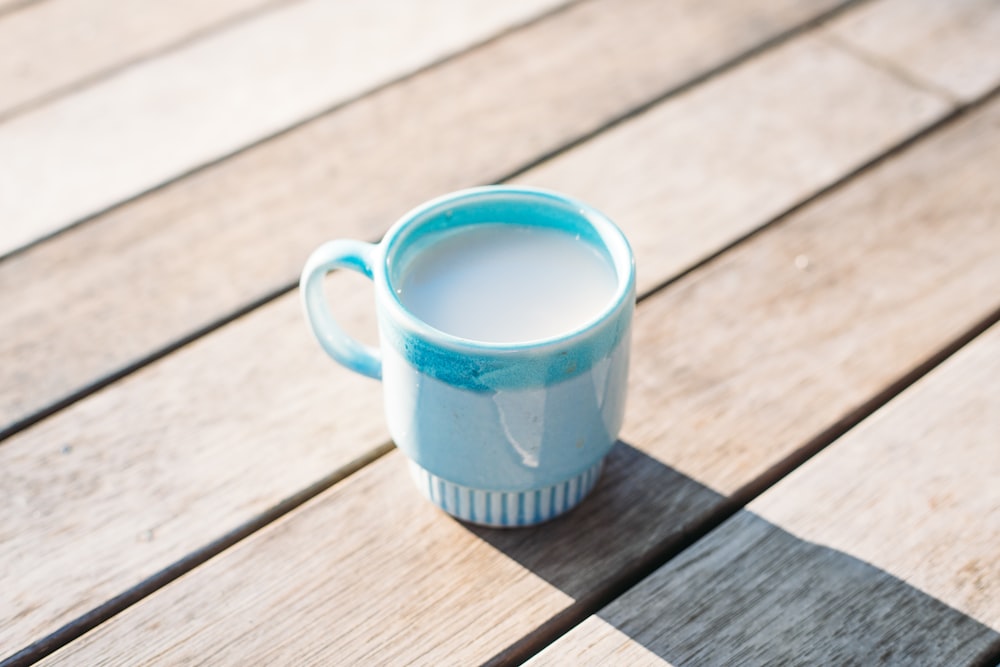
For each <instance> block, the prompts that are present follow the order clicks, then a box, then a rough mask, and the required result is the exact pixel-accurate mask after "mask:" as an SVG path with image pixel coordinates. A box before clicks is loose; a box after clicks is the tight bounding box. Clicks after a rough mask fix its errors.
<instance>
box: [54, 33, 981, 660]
mask: <svg viewBox="0 0 1000 667" xmlns="http://www.w3.org/2000/svg"><path fill="white" fill-rule="evenodd" d="M798 48H799V47H798V45H794V46H790V47H788V49H787V50H786V51H785V54H786V56H788V59H789V61H790V62H799V61H800V59H798V58H794V57H792V56H794V55H798V54H799V53H800V51H798ZM748 67H752V64H751V65H748ZM811 80H813V81H825V80H827V77H824V76H821V75H820V74H819V73H818V72H815V73H814V76H813V77H812V78H811ZM859 96H860V93H859V94H856V95H852V96H848V97H845V100H846V99H856V98H857V97H859ZM807 97H808V96H800V95H796V96H795V99H797V100H802V99H804V98H807ZM744 106H746V105H744ZM739 109H740V110H742V107H739ZM998 119H1000V103H994V104H992V105H991V106H990V107H989V108H988V109H986V110H983V111H981V112H980V113H977V114H975V115H974V116H972V117H970V118H968V119H966V120H963V121H962V122H961V123H957V124H956V125H955V126H953V127H951V128H949V129H948V131H946V132H942V133H940V134H939V135H936V136H934V137H932V138H930V139H928V140H926V141H925V142H923V143H921V144H918V145H917V146H916V147H915V148H913V149H911V150H909V151H907V152H906V153H904V154H902V155H901V156H900V157H898V158H897V159H894V160H891V161H888V162H886V163H884V164H883V165H881V166H880V167H879V168H877V169H874V170H872V171H871V172H869V173H868V174H866V176H865V177H864V178H863V179H861V180H859V181H856V182H854V183H853V184H851V185H850V186H848V187H845V188H843V189H841V190H839V191H838V192H837V193H835V194H834V195H831V196H829V197H824V198H823V199H821V200H818V201H817V202H816V203H815V204H814V205H811V206H809V207H808V208H806V209H803V210H801V211H800V212H798V213H797V214H795V215H794V216H791V217H789V218H787V219H786V220H784V221H783V222H782V223H781V224H779V225H777V226H774V227H772V228H770V229H768V230H766V231H764V232H762V233H760V234H758V235H756V236H754V237H753V238H752V239H751V240H749V241H747V242H746V243H744V244H741V245H740V246H739V247H737V248H735V249H734V250H732V251H731V252H728V253H726V254H725V255H723V256H721V257H719V258H717V259H716V260H714V261H713V262H711V263H710V264H708V265H706V266H705V267H703V268H702V269H699V270H697V271H695V272H692V273H691V274H689V275H688V276H686V277H685V278H684V279H683V280H681V281H679V282H677V283H675V284H674V285H672V286H671V287H670V288H668V289H666V290H663V291H661V292H659V293H657V294H656V295H654V296H652V297H650V298H649V299H647V300H645V301H644V302H643V303H642V304H641V305H640V308H639V311H638V313H637V320H636V327H635V346H634V358H635V360H636V362H635V365H634V367H633V368H634V370H633V373H632V376H631V381H630V392H631V394H630V399H629V408H628V416H627V423H626V427H625V431H624V436H623V437H624V440H625V442H626V443H628V444H626V445H622V446H621V447H619V448H617V449H616V450H615V453H614V454H613V456H612V457H611V462H610V465H609V470H608V473H607V476H606V478H605V479H604V481H603V482H602V483H601V484H600V485H599V487H598V489H597V490H596V491H595V495H594V496H593V498H591V499H590V500H589V501H588V502H587V503H585V504H584V505H582V506H581V508H580V510H579V511H577V512H574V513H573V514H571V515H570V516H568V517H566V518H565V519H564V520H560V521H556V522H554V523H552V524H550V525H547V526H543V527H540V528H537V529H533V530H524V531H490V530H480V529H468V528H466V527H463V526H462V525H460V524H458V523H456V522H454V521H452V520H449V519H448V518H446V517H445V516H443V515H441V514H440V513H438V512H436V511H435V510H433V509H432V508H431V507H429V506H428V504H427V503H422V502H417V501H416V498H417V496H416V492H415V490H413V489H412V488H410V486H409V483H408V481H407V474H406V470H405V465H404V461H403V460H402V457H401V456H400V455H398V453H392V454H389V455H387V456H386V457H384V458H383V459H381V460H379V461H377V462H376V463H374V464H372V465H370V466H367V467H366V468H365V469H363V470H361V471H360V472H358V473H357V474H356V475H353V476H352V477H350V478H348V479H347V480H345V481H344V482H343V483H341V484H338V485H336V486H335V487H334V488H333V489H331V490H330V491H329V492H327V493H325V494H323V495H321V496H319V497H317V498H316V499H315V500H314V501H312V502H311V503H309V504H308V505H306V506H303V507H302V508H300V511H296V512H294V513H292V514H289V515H287V516H286V517H285V518H284V519H282V520H280V521H278V522H276V523H274V524H273V525H271V526H269V527H267V528H266V529H264V530H262V531H260V532H258V533H256V534H255V535H253V536H251V537H250V538H248V539H247V540H246V541H245V542H243V543H241V544H239V545H236V546H235V547H234V548H232V549H230V550H228V551H227V552H226V553H224V554H221V555H220V556H219V557H218V558H216V559H213V560H212V561H210V562H208V563H206V564H205V565H204V566H203V567H201V568H198V569H197V570H195V571H193V572H190V573H189V574H188V575H187V576H185V577H184V578H183V579H180V580H178V581H176V582H174V583H173V584H171V585H169V586H167V587H165V588H163V589H161V590H160V591H158V592H157V593H156V595H154V596H151V597H150V598H148V599H146V600H145V601H143V602H142V603H139V604H137V605H135V606H133V607H131V608H130V609H128V610H126V611H124V612H123V613H122V614H119V615H118V616H116V617H115V618H113V619H111V620H109V621H108V622H107V623H104V624H103V625H101V626H100V627H99V628H97V629H96V630H94V631H93V632H91V633H89V634H88V635H87V636H85V637H83V638H82V639H81V640H80V641H79V642H75V643H74V644H72V645H70V646H68V647H67V648H66V649H65V650H64V651H60V653H58V654H56V656H54V658H53V661H54V662H58V661H66V662H70V663H72V662H74V661H75V662H94V661H97V660H98V659H117V660H124V661H127V662H136V661H142V660H143V657H144V656H146V655H148V656H152V655H156V656H158V658H159V659H164V658H166V659H167V660H173V661H182V660H183V659H184V658H186V657H193V656H201V657H202V658H204V656H205V655H209V656H211V655H214V652H215V651H225V652H226V656H227V658H229V659H232V660H237V661H238V660H240V659H241V658H244V657H249V656H254V657H255V659H258V660H265V661H266V660H267V658H268V657H273V656H277V655H292V656H308V657H309V659H311V660H314V661H318V662H324V661H327V662H328V661H330V660H332V659H337V660H339V661H343V662H347V663H352V662H370V661H372V660H373V659H375V658H376V657H377V659H378V660H380V661H385V662H393V661H398V660H400V659H401V656H403V655H407V654H408V659H410V660H414V659H415V660H419V661H426V662H428V663H433V662H435V661H449V662H455V663H458V664H469V663H475V662H479V661H481V660H483V659H487V658H489V657H490V656H491V655H493V654H495V653H496V652H498V651H501V650H503V649H504V648H505V647H507V646H508V645H509V644H511V643H512V642H515V641H517V640H518V639H519V638H521V637H522V636H523V635H524V634H525V633H526V632H528V631H530V630H532V629H533V628H535V627H537V626H538V625H539V624H540V623H543V622H546V621H548V620H549V619H550V618H552V616H553V615H554V614H556V613H561V612H563V611H564V610H566V609H567V608H569V607H571V605H572V604H574V601H582V602H584V603H585V602H586V601H588V600H591V599H593V598H594V596H595V595H599V594H600V593H601V592H602V591H604V590H606V587H607V586H614V585H615V584H614V580H615V578H616V577H619V576H623V575H628V573H629V572H631V571H633V569H634V568H637V567H641V566H642V564H643V563H644V562H645V559H647V558H650V557H651V555H655V554H657V553H660V552H662V550H663V549H666V548H670V547H671V546H672V545H674V546H675V545H677V544H678V543H679V542H680V541H682V540H683V539H684V536H685V535H686V534H687V531H689V530H692V529H696V528H697V526H698V524H699V522H702V521H704V520H705V518H706V517H707V516H710V515H711V514H712V512H715V511H718V510H719V508H720V507H721V506H722V504H723V503H724V502H725V499H724V498H722V497H721V496H720V493H722V494H729V493H731V492H732V491H733V490H734V489H739V488H740V487H742V486H744V485H746V484H748V483H751V482H753V481H754V480H755V479H756V478H758V477H759V476H760V475H762V474H764V473H766V472H767V471H768V470H770V469H771V468H772V467H773V466H775V465H776V464H779V463H780V462H781V461H782V460H783V459H785V458H786V457H788V456H790V455H794V454H795V453H796V452H797V451H798V450H799V448H800V447H802V446H803V445H805V444H806V443H808V442H809V441H810V440H811V439H812V438H814V437H816V435H817V434H819V433H822V432H823V431H824V429H826V428H828V427H829V426H830V425H831V424H835V423H837V422H838V421H839V420H841V419H842V418H844V416H845V415H848V414H851V412H852V411H854V410H856V409H857V408H858V406H860V405H863V404H864V403H865V402H867V401H869V400H870V398H871V397H872V396H873V395H875V394H877V393H878V392H880V391H882V390H883V389H884V388H885V387H886V386H888V385H890V384H891V383H893V382H895V381H896V380H897V379H898V378H899V377H901V376H902V375H904V374H906V373H908V372H910V370H911V369H912V368H914V367H915V366H916V365H917V364H919V363H921V362H922V361H923V360H924V359H925V358H926V357H927V356H928V355H930V354H933V353H934V352H935V351H936V350H938V349H940V348H941V347H942V346H944V345H945V344H947V343H948V342H949V341H951V340H952V339H954V338H955V337H956V336H958V335H961V334H962V333H963V332H965V331H966V330H967V329H968V328H969V327H970V326H972V324H973V323H976V322H978V321H980V320H981V319H982V318H983V317H984V316H986V314H987V313H991V312H992V311H993V310H994V309H995V308H997V306H998V303H997V294H996V290H995V286H996V284H997V279H998V277H1000V276H998V275H997V272H998V267H997V265H996V262H995V257H996V254H997V252H998V250H1000V229H998V228H997V227H996V226H995V225H993V224H992V220H991V217H990V215H989V214H988V212H989V211H993V210H996V207H997V206H998V205H1000V192H996V191H995V190H996V189H995V188H994V187H993V185H992V177H991V174H992V172H993V169H994V168H995V167H996V165H997V164H1000V147H998V146H997V145H996V144H995V142H987V141H984V137H989V136H992V132H993V127H995V124H996V122H997V121H998ZM705 136H711V135H710V133H705ZM942 165H946V168H943V167H942ZM650 178H651V179H657V178H659V174H650ZM658 219H659V218H658V217H657V218H654V219H653V224H655V221H656V220H658ZM693 224H696V221H695V222H694V223H693ZM692 236H693V235H692ZM804 256H808V257H809V258H810V259H809V262H808V265H807V266H805V263H804V262H801V261H799V262H796V258H798V257H804ZM647 270H655V268H654V267H648V268H647ZM872 285H877V286H878V288H877V290H872V289H871V286H872ZM945 313H946V314H947V316H944V315H943V314H945ZM289 559H291V560H289ZM265 572H266V576H265V575H264V574H263V573H265ZM248 582H255V583H254V585H248ZM220 600H226V604H225V605H221V604H219V601H220ZM308 619H322V620H321V621H317V622H310V621H309V620H308ZM442 620H445V622H442ZM331 627H335V628H337V632H330V631H329V628H331ZM167 628H169V630H166V629H167ZM132 636H143V637H146V638H148V641H144V642H143V645H142V646H134V642H133V643H131V644H133V645H130V642H128V641H126V638H127V637H132ZM414 647H417V648H414ZM147 651H148V654H147V653H146V652H147ZM413 651H419V655H418V656H414V655H413V653H412V652H413ZM376 653H377V656H376V655H375V654H376ZM262 656H263V657H262Z"/></svg>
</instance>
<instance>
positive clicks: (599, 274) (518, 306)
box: [396, 223, 617, 343]
mask: <svg viewBox="0 0 1000 667" xmlns="http://www.w3.org/2000/svg"><path fill="white" fill-rule="evenodd" d="M397 282H398V285H397V286H396V291H397V293H398V294H399V297H400V300H401V301H402V303H403V305H404V306H405V307H406V309H407V310H409V311H410V312H411V313H413V314H414V315H416V316H417V317H418V318H420V319H421V320H423V321H424V322H426V323H427V324H429V325H431V326H432V327H434V328H435V329H438V330H440V331H444V332H446V333H449V334H452V335H454V336H459V337H461V338H467V339H470V340H475V341H479V342H486V343H516V342H528V341H535V340H540V339H545V338H552V337H555V336H559V335H562V334H565V333H567V332H569V331H572V330H574V329H577V328H579V327H580V326H582V325H584V324H586V323H588V322H590V321H591V320H593V319H594V318H596V317H597V316H598V315H599V314H600V312H601V311H602V310H604V308H606V307H607V306H608V304H609V303H610V302H611V299H612V297H613V296H614V292H615V288H616V287H617V278H616V276H615V272H614V268H613V266H612V265H611V262H610V260H609V259H608V258H607V257H606V256H605V255H604V254H603V253H602V252H601V251H600V250H598V249H597V248H596V247H594V246H593V245H591V244H590V243H587V242H586V241H583V240H580V239H579V238H577V237H576V236H573V235H572V234H569V233H566V232H562V231H558V230H554V229H547V228H539V227H529V226H522V225H511V224H500V223H485V224H478V225H472V226H468V227H462V228H459V229H457V230H449V231H446V232H441V233H440V235H439V237H438V238H433V239H431V240H430V241H429V242H428V243H427V245H426V246H425V247H423V248H421V249H420V250H419V251H417V252H416V254H415V256H414V257H412V258H411V259H410V260H409V261H408V262H407V264H406V265H405V266H403V267H402V273H401V275H400V276H399V279H398V281H397Z"/></svg>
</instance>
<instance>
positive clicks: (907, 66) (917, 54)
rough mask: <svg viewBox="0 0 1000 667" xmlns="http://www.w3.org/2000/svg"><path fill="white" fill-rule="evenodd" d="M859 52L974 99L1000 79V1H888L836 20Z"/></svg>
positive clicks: (840, 33) (834, 26)
mask: <svg viewBox="0 0 1000 667" xmlns="http://www.w3.org/2000/svg"><path fill="white" fill-rule="evenodd" d="M830 32H831V34H832V35H834V36H836V37H837V38H839V39H840V40H843V41H844V42H845V43H846V44H849V45H851V46H852V47H853V48H854V49H856V50H857V51H858V52H859V53H864V54H869V55H870V56H874V57H875V58H876V59H879V60H881V61H883V62H885V63H886V64H888V65H890V66H892V67H894V68H896V69H898V70H899V71H902V72H905V73H907V74H908V75H909V76H910V77H911V78H913V79H915V80H919V81H922V82H926V83H928V84H930V85H931V86H934V87H937V88H938V89H940V90H945V91H949V92H950V93H951V94H952V95H953V96H954V97H955V98H956V99H959V100H970V99H974V98H976V97H978V96H980V95H983V94H985V93H986V92H988V91H990V90H992V89H993V88H995V87H996V86H997V85H998V84H1000V48H998V47H997V45H998V44H1000V4H997V3H996V2H995V0H949V1H948V2H936V1H935V0H886V1H883V2H873V3H869V4H867V5H866V6H864V7H859V8H858V11H856V12H851V14H850V15H846V16H844V17H843V18H841V19H838V20H835V21H833V22H831V25H830Z"/></svg>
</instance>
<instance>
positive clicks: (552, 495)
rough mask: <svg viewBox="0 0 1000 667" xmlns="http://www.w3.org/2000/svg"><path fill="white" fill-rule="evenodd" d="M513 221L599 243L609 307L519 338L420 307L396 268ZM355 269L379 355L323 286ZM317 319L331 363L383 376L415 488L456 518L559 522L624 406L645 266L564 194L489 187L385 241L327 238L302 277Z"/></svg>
mask: <svg viewBox="0 0 1000 667" xmlns="http://www.w3.org/2000/svg"><path fill="white" fill-rule="evenodd" d="M484 223H491V224H496V223H509V224H511V225H521V226H525V225H527V226H537V227H544V228H548V229H553V230H558V231H561V232H566V233H568V234H572V235H573V236H575V237H576V238H578V239H579V240H580V241H581V242H584V243H590V244H592V245H593V246H594V248H596V249H597V250H598V251H599V252H600V253H601V254H602V255H603V256H604V257H605V258H606V259H607V261H608V262H609V264H610V265H611V267H612V269H613V273H614V276H615V281H616V282H615V286H614V294H613V297H612V299H611V300H610V301H609V302H608V303H607V305H606V306H605V307H604V308H603V309H602V310H601V311H600V313H599V315H598V316H596V317H595V318H593V319H591V320H590V321H587V322H583V323H580V325H579V326H577V327H576V328H573V329H571V330H569V331H566V332H564V333H562V334H561V335H558V336H556V337H552V338H547V339H541V340H531V341H523V342H514V343H490V342H482V341H475V340H469V339H465V338H460V337H457V336H454V335H451V334H448V333H446V332H443V331H440V330H438V329H435V328H434V327H432V326H430V325H429V324H427V323H426V322H423V321H422V320H420V319H419V318H418V317H416V316H415V315H414V314H413V313H411V312H410V311H409V310H408V309H407V308H406V307H405V306H404V304H403V302H402V301H401V299H400V297H399V293H398V292H399V287H400V285H401V284H402V276H401V275H400V272H401V270H402V268H403V267H405V266H406V264H407V260H408V259H410V258H412V256H413V253H419V252H421V251H422V249H424V247H425V246H426V245H427V244H429V243H433V240H434V239H435V238H439V237H440V236H441V233H442V232H448V231H450V230H456V229H459V228H461V227H463V226H467V225H478V224H484ZM335 268H349V269H352V270H355V271H359V272H361V273H363V274H364V275H366V276H368V277H369V278H371V279H372V281H373V282H374V291H375V308H376V311H377V315H378V326H379V348H378V349H373V348H370V347H367V346H364V345H362V344H360V343H358V342H357V341H355V340H353V339H351V338H350V337H348V336H347V335H346V334H345V333H344V332H343V331H342V330H340V328H339V327H338V326H337V324H336V321H335V320H334V319H333V316H332V315H331V314H330V311H329V308H328V306H327V304H326V302H325V299H324V295H323V292H322V278H323V276H324V275H325V274H326V273H328V272H329V271H331V270H333V269H335ZM301 287H302V298H303V303H304V306H305V311H306V316H307V320H308V322H309V324H310V326H311V328H312V330H313V333H314V334H315V335H316V337H317V339H318V340H319V342H320V343H321V345H322V346H323V348H324V349H325V350H326V351H327V353H329V354H330V356H332V357H333V358H334V359H335V360H337V361H338V362H340V363H342V364H343V365H345V366H347V367H348V368H350V369H352V370H355V371H357V372H359V373H362V374H364V375H368V376H370V377H373V378H377V379H381V381H382V384H383V396H384V401H385V413H386V420H387V424H388V427H389V432H390V434H391V435H392V438H393V440H394V441H395V442H396V444H397V446H398V447H399V448H400V449H401V450H402V451H403V452H404V453H405V454H406V456H407V458H408V459H409V461H410V464H409V465H410V470H411V473H412V476H413V478H414V481H415V482H416V485H417V488H418V489H419V490H420V491H421V492H422V493H423V495H425V496H426V497H427V498H428V499H430V500H431V501H432V502H433V503H434V504H436V505H438V506H439V507H440V508H442V509H443V510H445V511H446V512H448V513H449V514H452V515H454V516H456V517H458V518H460V519H463V520H465V521H469V522H472V523H479V524H484V525H490V526H505V527H506V526H524V525H532V524H536V523H540V522H543V521H546V520H549V519H551V518H554V517H555V516H558V515H560V514H562V513H564V512H566V511H568V510H569V509H571V508H572V507H574V506H575V505H576V504H578V503H579V502H580V501H581V500H582V499H583V498H584V496H586V495H587V493H588V492H589V491H590V490H591V489H592V488H593V486H594V484H595V483H596V481H597V479H598V476H599V473H600V469H601V465H602V462H603V460H604V458H605V457H606V455H607V454H608V452H609V450H610V449H611V447H612V446H613V444H614V443H615V441H616V440H617V437H618V433H619V430H620V429H621V425H622V419H623V415H624V408H625V395H626V383H627V375H628V365H629V346H630V336H631V322H632V314H633V311H634V308H635V265H634V260H633V257H632V252H631V250H630V248H629V245H628V242H627V240H626V239H625V237H624V235H623V234H622V233H621V231H620V230H619V229H618V228H617V227H616V226H615V225H614V224H613V223H612V222H611V221H610V220H608V219H607V218H606V217H605V216H604V215H602V214H601V213H599V212H598V211H596V210H594V209H592V208H590V207H589V206H587V205H585V204H583V203H581V202H578V201H576V200H574V199H571V198H569V197H566V196H563V195H561V194H557V193H553V192H549V191H545V190H538V189H534V188H525V187H514V186H510V187H508V186H493V187H484V188H473V189H470V190H463V191H460V192H456V193H453V194H450V195H445V196H444V197H440V198H438V199H435V200H433V201H430V202H428V203H426V204H424V205H422V206H419V207H417V208H416V209H414V210H413V211H410V212H409V213H407V214H406V215H404V216H403V217H402V218H401V219H400V220H399V221H398V222H397V223H396V224H395V225H394V226H393V227H392V228H391V229H390V230H389V232H388V233H387V234H386V235H385V237H384V238H383V239H382V241H381V242H380V243H378V244H367V243H362V242H358V241H343V240H342V241H331V242H329V243H327V244H324V245H323V246H320V247H319V248H317V249H316V251H315V252H314V253H313V254H312V255H311V256H310V258H309V260H308V262H307V263H306V266H305V269H304V270H303V273H302V280H301Z"/></svg>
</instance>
